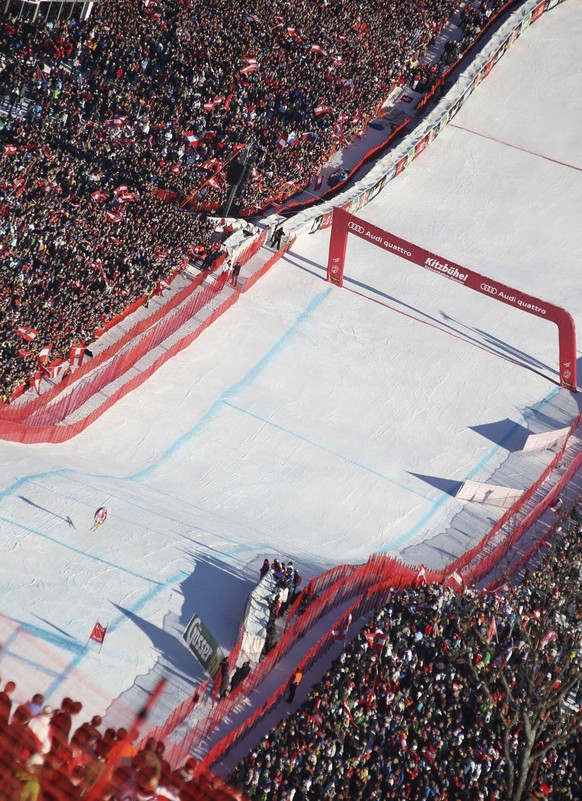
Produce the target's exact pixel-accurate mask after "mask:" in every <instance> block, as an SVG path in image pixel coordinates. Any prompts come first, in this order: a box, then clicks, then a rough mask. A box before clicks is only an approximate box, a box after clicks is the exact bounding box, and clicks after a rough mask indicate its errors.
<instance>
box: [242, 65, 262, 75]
mask: <svg viewBox="0 0 582 801" xmlns="http://www.w3.org/2000/svg"><path fill="white" fill-rule="evenodd" d="M258 69H259V65H258V64H249V65H248V67H243V68H242V70H241V71H240V74H241V75H250V74H251V72H256V71H257V70H258Z"/></svg>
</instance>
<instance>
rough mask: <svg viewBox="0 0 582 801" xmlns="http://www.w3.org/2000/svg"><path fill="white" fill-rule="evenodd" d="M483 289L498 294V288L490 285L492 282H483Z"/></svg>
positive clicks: (490, 293)
mask: <svg viewBox="0 0 582 801" xmlns="http://www.w3.org/2000/svg"><path fill="white" fill-rule="evenodd" d="M481 289H482V290H483V292H487V293H488V294H489V295H496V294H497V290H496V289H495V287H494V286H490V284H481Z"/></svg>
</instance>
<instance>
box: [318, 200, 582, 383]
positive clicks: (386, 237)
mask: <svg viewBox="0 0 582 801" xmlns="http://www.w3.org/2000/svg"><path fill="white" fill-rule="evenodd" d="M350 233H351V234H355V235H356V236H359V237H360V238H361V239H366V240H367V241H368V242H370V243H371V244H374V245H377V246H378V247H381V248H383V249H384V250H388V251H390V252H391V253H395V254H396V255H397V256H401V257H402V258H403V259H406V260H407V261H411V262H412V263H413V264H418V265H419V266H420V267H424V269H425V270H430V271H431V272H435V273H439V274H440V275H442V276H444V277H445V278H449V279H451V280H452V281H455V282H456V283H457V284H461V285H462V286H466V287H468V288H469V289H474V290H475V291H476V292H480V293H481V294H482V295H489V296H490V297H491V298H492V299H493V300H500V301H501V302H502V303H506V304H507V305H508V306H514V307H515V308H516V309H521V310H522V311H525V312H528V313H529V314H533V315H535V316H536V317H542V318H543V319H544V320H550V321H551V322H553V323H555V324H556V325H557V326H558V336H559V345H560V355H559V359H560V385H561V386H562V387H564V388H565V389H569V390H571V391H572V392H576V388H577V383H576V330H575V327H574V320H573V318H572V315H571V314H569V313H568V312H567V311H566V310H565V309H561V308H560V307H559V306H554V305H553V304H552V303H547V302H546V301H545V300H540V299H539V298H534V297H533V296H532V295H527V294H525V293H524V292H521V291H520V290H519V289H513V288H512V287H510V286H507V285H506V284H502V283H500V282H499V281H495V280H494V279H493V278H488V277H487V276H485V275H480V274H479V273H475V272H473V271H472V270H468V269H467V268H466V267H461V266H460V265H459V264H455V263H454V262H452V261H448V260H446V259H443V258H442V257H441V256H437V255H435V254H434V253H431V252H430V251H429V250H425V249H424V248H421V247H418V245H413V244H412V242H407V241H406V240H405V239H400V237H397V236H394V234H391V233H389V232H388V231H384V230H383V229H382V228H378V226H377V225H372V223H369V222H367V221H366V220H362V219H360V218H359V217H354V215H353V214H349V212H347V211H344V209H341V208H336V209H334V211H333V222H332V228H331V240H330V244H329V257H328V263H327V280H328V281H330V282H331V283H332V284H336V285H337V286H343V277H344V265H345V259H346V248H347V244H348V234H350Z"/></svg>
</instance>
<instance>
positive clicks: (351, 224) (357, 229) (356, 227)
mask: <svg viewBox="0 0 582 801" xmlns="http://www.w3.org/2000/svg"><path fill="white" fill-rule="evenodd" d="M348 228H349V229H350V231H355V232H356V234H363V233H364V231H365V230H366V229H365V228H364V226H363V225H358V223H355V222H349V223H348Z"/></svg>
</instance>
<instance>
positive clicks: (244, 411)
mask: <svg viewBox="0 0 582 801" xmlns="http://www.w3.org/2000/svg"><path fill="white" fill-rule="evenodd" d="M223 403H224V405H225V406H230V408H231V409H236V411H237V412H241V413H242V414H246V415H248V416H249V417H254V418H255V420H260V421H261V423H265V424H266V425H268V426H271V427H272V428H276V429H277V430H278V431H283V432H284V433H285V434H290V435H291V436H292V437H295V439H298V440H301V442H305V443H307V444H308V445H312V446H313V447H314V448H319V450H321V451H325V452H326V453H330V454H332V456H336V457H337V458H338V459H343V461H344V462H348V463H349V464H353V465H354V466H355V467H361V469H362V470H366V471H367V472H368V473H372V475H374V476H378V477H379V478H383V479H384V480H385V481H389V482H390V484H394V485H395V486H396V487H400V488H401V489H404V490H407V491H408V492H412V494H413V495H419V496H420V497H421V498H423V499H424V500H428V497H429V496H428V495H426V494H425V493H423V492H418V490H414V489H411V488H410V487H407V486H405V485H404V484H400V483H399V482H398V481H395V480H394V479H393V478H390V476H387V475H386V474H385V473H381V472H380V471H379V470H374V469H373V468H371V467H367V466H366V465H365V464H362V463H361V462H358V461H356V460H355V459H351V458H350V457H349V456H344V454H342V453H337V452H336V451H332V450H331V449H330V448H326V447H325V446H324V445H320V444H319V443H318V442H315V441H314V440H312V439H309V438H308V437H304V436H303V435H302V434H297V433H296V432H294V431H291V429H289V428H285V427H284V426H280V425H277V423H273V422H272V421H271V420H267V419H266V418H265V417H261V416H260V415H258V414H255V413H254V412H251V411H249V410H248V409H243V408H241V407H240V406H237V405H236V404H234V403H229V401H226V400H225V401H223Z"/></svg>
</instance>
